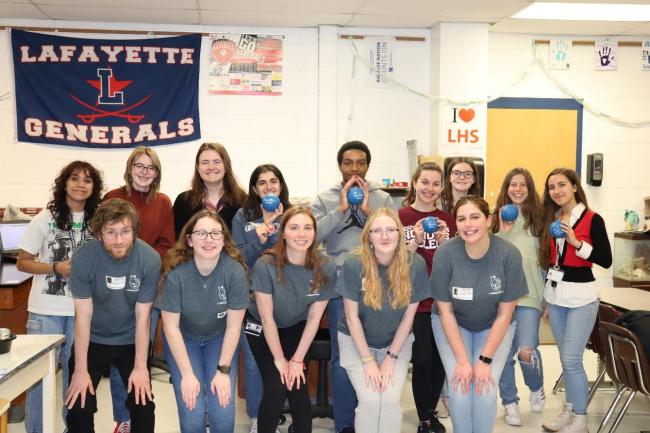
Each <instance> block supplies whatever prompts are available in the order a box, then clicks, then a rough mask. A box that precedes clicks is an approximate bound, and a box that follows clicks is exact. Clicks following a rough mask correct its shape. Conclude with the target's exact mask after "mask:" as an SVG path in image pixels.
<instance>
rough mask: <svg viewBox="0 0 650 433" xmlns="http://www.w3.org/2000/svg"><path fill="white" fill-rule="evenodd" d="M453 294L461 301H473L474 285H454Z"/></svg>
mask: <svg viewBox="0 0 650 433" xmlns="http://www.w3.org/2000/svg"><path fill="white" fill-rule="evenodd" d="M451 296H452V297H453V298H454V299H460V300H461V301H471V300H472V299H474V289H473V288H472V287H452V288H451Z"/></svg>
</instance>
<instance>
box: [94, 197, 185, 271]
mask: <svg viewBox="0 0 650 433" xmlns="http://www.w3.org/2000/svg"><path fill="white" fill-rule="evenodd" d="M110 198H121V199H123V200H126V201H128V202H129V203H131V204H132V205H133V206H134V207H135V209H136V210H137V211H138V215H139V216H140V233H139V234H138V237H139V238H140V239H142V240H143V241H145V242H146V243H148V244H149V245H151V246H152V247H153V248H154V249H155V250H156V251H157V252H158V254H160V258H161V259H162V258H164V256H165V254H166V253H167V250H168V249H169V248H171V247H172V246H173V245H174V243H175V242H176V236H175V235H174V213H173V212H172V202H171V200H170V199H169V197H167V196H166V195H165V194H163V193H160V192H159V193H156V196H155V197H154V199H153V200H151V201H150V202H147V200H146V199H147V194H144V193H141V192H139V191H135V190H133V189H132V190H131V195H130V196H129V197H127V196H126V191H125V190H124V187H120V188H117V189H114V190H111V191H109V192H107V193H106V195H105V196H104V200H108V199H110Z"/></svg>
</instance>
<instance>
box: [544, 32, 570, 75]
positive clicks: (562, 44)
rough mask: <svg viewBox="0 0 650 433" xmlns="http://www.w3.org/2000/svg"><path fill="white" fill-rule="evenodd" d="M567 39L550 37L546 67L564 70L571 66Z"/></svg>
mask: <svg viewBox="0 0 650 433" xmlns="http://www.w3.org/2000/svg"><path fill="white" fill-rule="evenodd" d="M572 45H573V44H572V42H571V41H570V40H569V39H551V41H550V49H549V51H548V56H549V59H548V68H549V69H552V70H565V69H570V68H571V47H572Z"/></svg>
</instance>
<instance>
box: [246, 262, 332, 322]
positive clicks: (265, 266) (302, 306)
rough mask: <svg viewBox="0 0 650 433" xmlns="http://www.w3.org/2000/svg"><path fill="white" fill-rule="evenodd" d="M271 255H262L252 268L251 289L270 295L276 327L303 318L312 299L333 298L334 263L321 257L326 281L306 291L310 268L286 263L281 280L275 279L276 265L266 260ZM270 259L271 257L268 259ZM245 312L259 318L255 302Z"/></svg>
mask: <svg viewBox="0 0 650 433" xmlns="http://www.w3.org/2000/svg"><path fill="white" fill-rule="evenodd" d="M270 259H271V257H269V256H262V257H261V258H259V259H258V260H257V262H255V266H254V267H253V284H252V286H251V290H253V292H260V293H268V294H270V295H272V298H273V319H274V320H275V324H276V326H277V327H278V328H288V327H291V326H294V325H297V324H298V323H300V322H302V321H304V320H307V315H308V313H309V308H310V307H311V305H312V304H313V303H314V302H317V301H325V300H329V299H332V298H335V297H336V296H337V295H336V291H335V290H334V287H335V285H336V264H335V263H334V261H333V260H331V259H328V258H326V257H324V256H321V257H320V261H321V263H322V262H325V263H324V264H323V265H322V268H321V269H322V272H323V273H324V274H325V276H326V277H327V282H326V283H325V285H324V286H322V287H320V288H319V290H318V291H316V292H314V293H310V292H309V289H310V287H311V284H312V277H313V275H314V271H313V270H310V269H306V268H305V267H304V266H301V265H292V264H290V263H289V264H287V265H286V266H285V267H284V272H283V276H284V282H283V283H280V282H278V275H277V271H276V267H275V265H274V264H273V263H271V262H270ZM271 260H272V259H271ZM248 311H249V312H250V313H251V315H252V316H253V317H254V318H255V319H257V320H260V314H259V311H258V310H257V304H256V303H255V302H252V303H251V306H250V307H249V309H248Z"/></svg>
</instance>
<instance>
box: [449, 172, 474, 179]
mask: <svg viewBox="0 0 650 433" xmlns="http://www.w3.org/2000/svg"><path fill="white" fill-rule="evenodd" d="M451 175H452V176H454V177H464V178H465V179H472V178H473V177H474V173H473V172H471V171H459V170H452V171H451Z"/></svg>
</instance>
